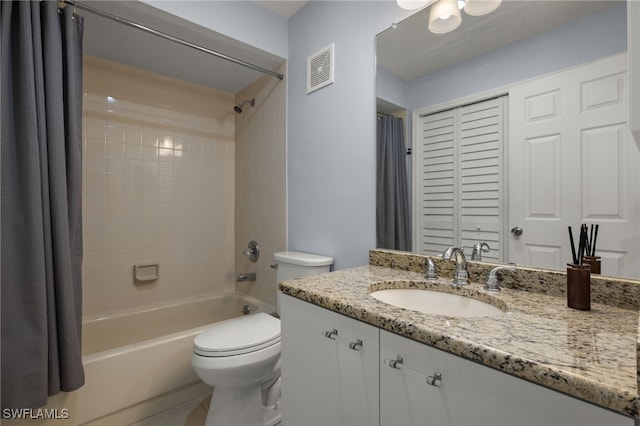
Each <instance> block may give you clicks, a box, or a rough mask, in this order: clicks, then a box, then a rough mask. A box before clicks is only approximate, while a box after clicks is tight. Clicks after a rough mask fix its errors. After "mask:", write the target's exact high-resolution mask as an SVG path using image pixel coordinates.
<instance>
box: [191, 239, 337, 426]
mask: <svg viewBox="0 0 640 426" xmlns="http://www.w3.org/2000/svg"><path fill="white" fill-rule="evenodd" d="M273 258H274V261H275V267H276V280H277V281H276V282H278V283H279V282H280V281H284V280H288V279H292V278H297V277H302V276H308V275H315V274H320V273H323V272H328V271H329V269H330V268H331V264H332V263H333V258H331V257H327V256H319V255H314V254H309V253H300V252H294V251H289V252H279V253H274V255H273ZM191 365H193V369H194V370H195V372H196V374H198V377H200V379H201V380H202V381H203V382H205V383H206V384H208V385H209V386H213V387H214V388H215V389H214V393H213V397H212V398H211V405H210V406H209V413H208V414H207V420H206V423H205V425H206V426H218V425H225V426H226V425H229V426H234V425H238V426H240V425H242V426H274V425H277V424H279V423H280V417H281V416H280V411H279V399H280V320H279V319H277V318H275V317H273V316H271V315H269V314H266V313H257V314H253V315H247V316H244V317H238V318H232V319H230V320H226V321H222V322H219V323H216V324H215V325H213V326H211V327H210V328H208V329H206V330H205V331H203V332H202V333H200V334H199V335H197V336H196V338H195V340H194V342H193V354H192V356H191Z"/></svg>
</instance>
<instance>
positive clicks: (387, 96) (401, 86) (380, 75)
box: [376, 66, 409, 108]
mask: <svg viewBox="0 0 640 426" xmlns="http://www.w3.org/2000/svg"><path fill="white" fill-rule="evenodd" d="M408 91H409V83H408V82H407V81H405V80H403V79H401V78H400V77H398V76H396V75H395V74H393V73H392V72H390V71H388V70H387V69H386V68H382V67H381V66H378V67H377V68H376V96H377V97H378V98H380V99H384V100H385V101H387V102H391V103H392V104H395V105H397V106H401V107H403V108H407V105H408V102H409V101H408V99H407V98H408V95H409V92H408Z"/></svg>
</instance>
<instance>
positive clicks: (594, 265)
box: [582, 256, 602, 275]
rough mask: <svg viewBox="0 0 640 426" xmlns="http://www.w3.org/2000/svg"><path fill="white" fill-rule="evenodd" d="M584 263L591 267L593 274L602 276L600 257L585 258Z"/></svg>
mask: <svg viewBox="0 0 640 426" xmlns="http://www.w3.org/2000/svg"><path fill="white" fill-rule="evenodd" d="M582 263H583V264H587V265H589V266H590V267H591V273H592V274H598V275H599V274H600V268H601V266H602V261H601V259H600V256H583V257H582Z"/></svg>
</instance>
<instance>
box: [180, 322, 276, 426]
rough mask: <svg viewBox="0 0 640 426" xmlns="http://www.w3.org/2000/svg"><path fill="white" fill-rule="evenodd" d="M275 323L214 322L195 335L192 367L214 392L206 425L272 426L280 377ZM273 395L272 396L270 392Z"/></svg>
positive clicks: (274, 421) (274, 418)
mask: <svg viewBox="0 0 640 426" xmlns="http://www.w3.org/2000/svg"><path fill="white" fill-rule="evenodd" d="M279 361H280V320H279V319H277V318H274V317H273V316H271V315H269V314H266V313H258V314H254V315H247V316H244V317H240V318H233V319H230V320H226V321H222V322H219V323H217V324H215V325H213V326H212V327H210V328H208V329H207V330H205V331H203V332H202V333H200V334H199V335H198V336H196V338H195V340H194V343H193V354H192V355H191V365H192V366H193V369H194V370H195V372H196V374H197V375H198V377H200V379H201V380H202V381H203V382H205V383H206V384H208V385H209V386H212V387H213V388H214V392H213V396H212V398H211V404H210V406H209V412H208V414H207V420H206V423H205V425H206V426H214V425H230V426H231V425H247V426H249V425H251V426H262V425H269V426H271V425H275V424H277V423H278V422H279V421H280V412H279V406H278V399H279V395H277V397H275V398H274V397H273V396H272V397H271V398H269V397H268V396H269V390H270V388H271V387H273V386H278V385H279V383H277V384H276V381H277V380H278V379H279V377H280V363H279ZM271 393H273V392H271Z"/></svg>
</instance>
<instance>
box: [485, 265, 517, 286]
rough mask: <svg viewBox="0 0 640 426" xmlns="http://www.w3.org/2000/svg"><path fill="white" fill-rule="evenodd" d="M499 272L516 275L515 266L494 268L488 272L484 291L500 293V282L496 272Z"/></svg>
mask: <svg viewBox="0 0 640 426" xmlns="http://www.w3.org/2000/svg"><path fill="white" fill-rule="evenodd" d="M500 271H508V272H511V273H512V274H514V275H515V274H517V273H518V270H517V269H516V268H515V266H496V267H495V268H493V269H492V270H491V272H489V276H488V277H487V285H485V286H484V289H485V290H488V291H500V290H501V288H500V282H499V281H498V272H500Z"/></svg>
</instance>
